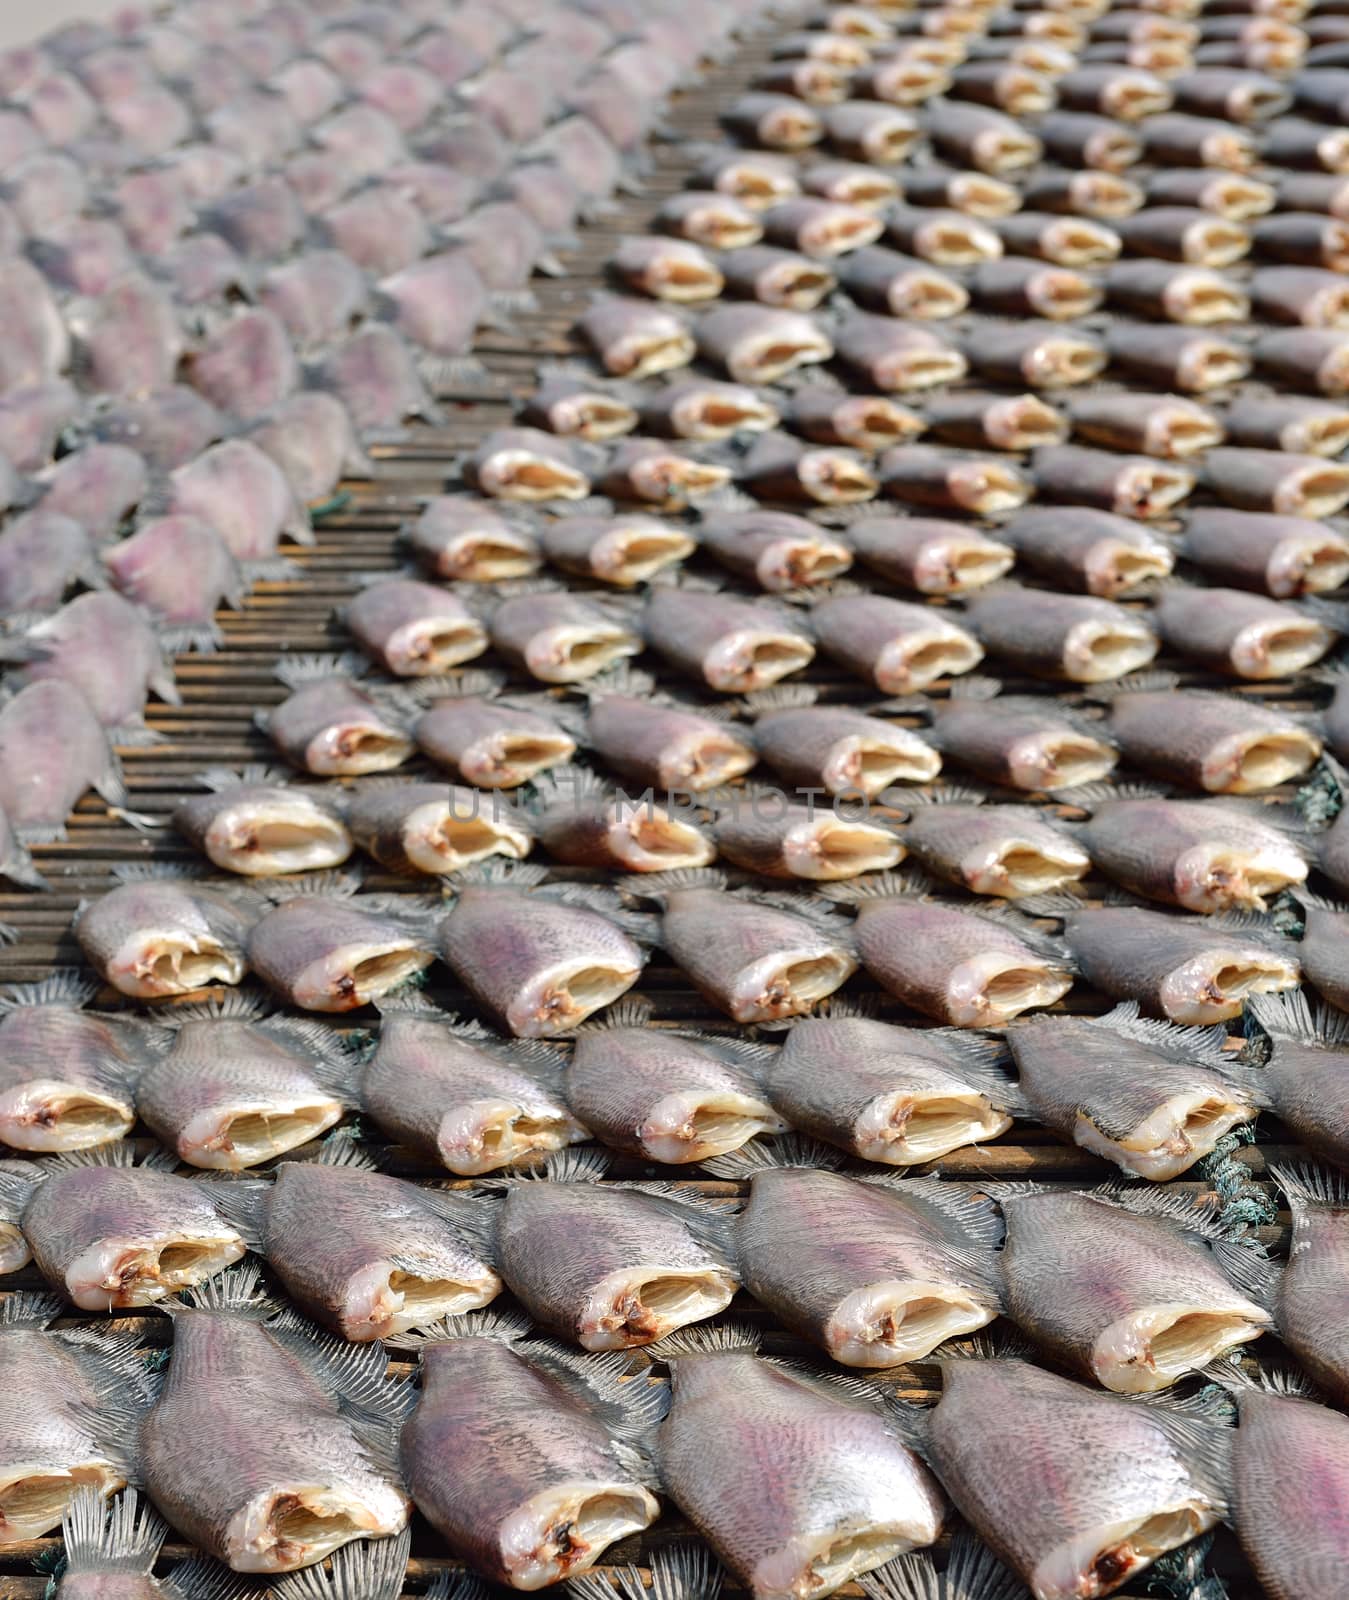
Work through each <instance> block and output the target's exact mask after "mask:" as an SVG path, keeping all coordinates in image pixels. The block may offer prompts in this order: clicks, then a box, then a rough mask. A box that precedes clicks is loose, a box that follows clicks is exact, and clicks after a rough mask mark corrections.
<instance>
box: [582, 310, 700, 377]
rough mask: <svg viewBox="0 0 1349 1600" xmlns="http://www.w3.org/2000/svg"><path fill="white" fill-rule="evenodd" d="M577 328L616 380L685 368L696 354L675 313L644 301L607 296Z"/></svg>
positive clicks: (689, 335) (590, 311) (691, 338)
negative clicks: (617, 378)
mask: <svg viewBox="0 0 1349 1600" xmlns="http://www.w3.org/2000/svg"><path fill="white" fill-rule="evenodd" d="M576 326H577V331H578V332H579V333H580V334H581V336H582V338H583V339H584V340H585V341H586V343H587V344H588V345H589V346H590V347H591V349H592V350H593V351H594V352H595V354H596V355H597V356H598V357H599V360H600V363H601V365H602V366H603V367H604V370H605V371H606V372H608V373H611V374H612V375H613V376H615V377H622V378H633V379H637V378H648V377H652V376H653V375H655V374H656V373H659V372H668V371H671V370H672V369H673V368H675V367H686V366H688V364H689V362H690V361H692V360H693V357H694V354H695V352H696V346H695V344H694V340H693V335H692V334H691V333H690V332H689V330H688V328H687V327H686V326H685V325H684V323H683V322H682V321H681V320H680V319H679V318H678V317H677V316H675V314H674V313H673V312H671V311H668V310H666V309H665V307H664V306H660V305H651V304H649V303H648V302H646V301H643V300H623V299H618V298H617V297H615V296H605V297H604V298H602V299H599V300H597V301H596V302H595V303H594V304H593V305H592V306H591V307H590V309H589V310H588V311H587V312H586V313H585V314H584V315H583V316H582V317H581V319H580V320H579V321H578V323H577V324H576Z"/></svg>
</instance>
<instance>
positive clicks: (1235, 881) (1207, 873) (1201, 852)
mask: <svg viewBox="0 0 1349 1600" xmlns="http://www.w3.org/2000/svg"><path fill="white" fill-rule="evenodd" d="M1306 876H1307V863H1306V862H1305V861H1304V860H1303V859H1302V857H1301V856H1300V855H1299V854H1298V853H1297V851H1296V850H1294V849H1293V847H1292V846H1291V845H1286V844H1284V843H1282V841H1280V840H1279V839H1278V838H1277V837H1271V838H1270V839H1269V841H1268V842H1267V843H1263V844H1262V843H1256V842H1253V841H1252V842H1247V843H1243V842H1239V841H1237V840H1236V839H1232V840H1228V841H1224V840H1221V839H1217V838H1215V839H1211V840H1205V841H1204V842H1202V843H1200V844H1196V845H1193V846H1192V847H1191V848H1190V849H1189V850H1185V851H1182V852H1181V854H1180V855H1179V856H1177V857H1176V863H1175V868H1174V873H1173V878H1172V888H1173V889H1174V892H1175V896H1176V899H1177V901H1178V902H1179V903H1180V904H1181V905H1183V906H1184V907H1185V908H1186V909H1187V910H1189V911H1208V912H1212V911H1228V910H1234V909H1235V910H1252V911H1264V910H1265V909H1266V903H1267V902H1266V897H1267V896H1273V895H1276V894H1278V893H1279V891H1280V890H1282V889H1287V888H1288V887H1289V886H1290V885H1292V884H1296V883H1301V882H1302V881H1303V880H1304V879H1305V878H1306Z"/></svg>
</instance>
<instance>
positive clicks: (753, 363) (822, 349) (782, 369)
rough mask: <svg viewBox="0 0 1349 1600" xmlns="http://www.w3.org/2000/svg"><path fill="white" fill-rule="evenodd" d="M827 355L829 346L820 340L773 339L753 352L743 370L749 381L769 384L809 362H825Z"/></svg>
mask: <svg viewBox="0 0 1349 1600" xmlns="http://www.w3.org/2000/svg"><path fill="white" fill-rule="evenodd" d="M829 355H830V349H829V346H828V344H826V343H825V341H824V340H822V339H775V340H774V341H773V342H772V343H771V344H765V345H761V346H760V347H759V348H758V349H757V350H755V351H754V353H753V354H752V355H751V356H750V357H749V358H748V360H746V362H745V368H746V372H747V375H748V377H749V378H750V379H751V380H753V381H757V382H759V383H771V382H772V381H773V379H774V378H780V377H782V376H784V374H786V373H788V372H794V371H795V370H796V368H797V367H801V366H805V365H807V364H808V363H809V362H812V361H827V360H828V359H829Z"/></svg>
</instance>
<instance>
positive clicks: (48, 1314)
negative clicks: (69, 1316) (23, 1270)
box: [0, 1289, 66, 1331]
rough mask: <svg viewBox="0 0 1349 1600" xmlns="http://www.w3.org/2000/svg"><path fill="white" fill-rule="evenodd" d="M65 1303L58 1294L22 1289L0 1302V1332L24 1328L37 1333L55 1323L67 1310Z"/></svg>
mask: <svg viewBox="0 0 1349 1600" xmlns="http://www.w3.org/2000/svg"><path fill="white" fill-rule="evenodd" d="M65 1308H66V1306H65V1301H64V1300H62V1298H61V1296H60V1295H58V1294H40V1293H35V1292H34V1291H33V1290H31V1289H20V1290H19V1291H18V1292H17V1293H15V1294H11V1295H6V1296H5V1298H4V1299H3V1300H0V1331H3V1330H4V1329H6V1328H11V1329H18V1328H23V1329H27V1330H30V1331H35V1330H37V1329H40V1328H45V1327H46V1326H47V1325H48V1323H51V1322H55V1320H56V1319H57V1317H59V1316H60V1315H61V1313H62V1312H63V1311H64V1310H65Z"/></svg>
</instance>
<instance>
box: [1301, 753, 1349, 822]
mask: <svg viewBox="0 0 1349 1600" xmlns="http://www.w3.org/2000/svg"><path fill="white" fill-rule="evenodd" d="M1293 804H1294V805H1295V806H1296V807H1297V808H1298V810H1299V811H1300V812H1301V813H1302V816H1303V819H1304V820H1305V821H1306V822H1307V823H1308V824H1309V825H1310V826H1311V827H1313V828H1325V827H1329V825H1330V824H1331V823H1332V822H1334V820H1335V818H1336V817H1338V816H1339V814H1340V812H1341V811H1343V810H1344V791H1343V790H1342V789H1341V788H1340V785H1339V782H1338V781H1337V779H1336V777H1335V774H1334V773H1333V772H1331V770H1330V769H1329V767H1327V766H1325V765H1321V766H1318V767H1317V769H1316V770H1315V772H1313V773H1312V775H1311V777H1310V778H1308V779H1307V781H1306V783H1304V784H1303V785H1302V787H1301V788H1300V789H1299V790H1298V792H1297V793H1296V794H1295V795H1294V796H1293Z"/></svg>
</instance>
